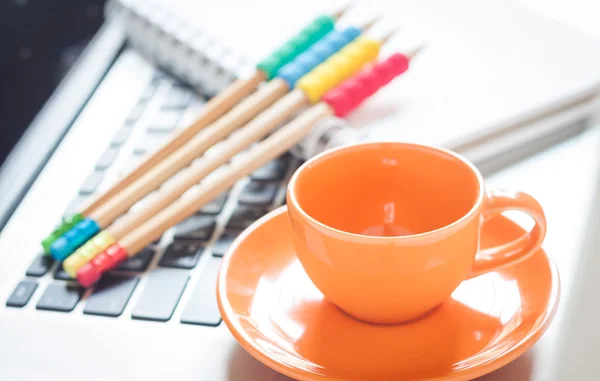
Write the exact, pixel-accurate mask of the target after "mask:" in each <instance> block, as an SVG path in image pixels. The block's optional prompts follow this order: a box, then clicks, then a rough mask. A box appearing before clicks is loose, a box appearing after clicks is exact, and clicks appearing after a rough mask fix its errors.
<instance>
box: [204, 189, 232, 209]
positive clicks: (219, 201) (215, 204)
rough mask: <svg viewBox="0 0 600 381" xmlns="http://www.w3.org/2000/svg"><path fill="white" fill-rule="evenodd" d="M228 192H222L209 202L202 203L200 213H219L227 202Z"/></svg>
mask: <svg viewBox="0 0 600 381" xmlns="http://www.w3.org/2000/svg"><path fill="white" fill-rule="evenodd" d="M228 195H229V194H228V193H224V194H222V195H220V196H219V197H217V198H215V199H214V200H212V201H211V202H210V203H209V204H206V205H204V207H203V208H202V209H200V213H202V214H219V213H221V211H222V210H223V207H224V206H225V203H226V202H227V196H228Z"/></svg>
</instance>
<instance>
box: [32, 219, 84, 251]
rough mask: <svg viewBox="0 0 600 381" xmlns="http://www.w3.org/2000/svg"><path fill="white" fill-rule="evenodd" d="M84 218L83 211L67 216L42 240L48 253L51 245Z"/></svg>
mask: <svg viewBox="0 0 600 381" xmlns="http://www.w3.org/2000/svg"><path fill="white" fill-rule="evenodd" d="M81 220H83V216H82V215H81V213H76V214H74V215H72V216H70V217H65V218H63V220H62V221H61V223H60V224H59V225H58V226H57V227H56V228H55V229H54V231H53V232H52V233H50V234H49V235H48V236H47V237H46V238H44V240H43V241H42V247H43V248H44V252H45V253H46V254H50V247H51V246H52V244H53V243H54V241H56V240H57V239H58V238H59V237H60V236H62V235H63V234H65V233H66V232H67V231H69V230H70V229H71V228H72V227H73V226H75V225H76V224H78V223H79V222H81Z"/></svg>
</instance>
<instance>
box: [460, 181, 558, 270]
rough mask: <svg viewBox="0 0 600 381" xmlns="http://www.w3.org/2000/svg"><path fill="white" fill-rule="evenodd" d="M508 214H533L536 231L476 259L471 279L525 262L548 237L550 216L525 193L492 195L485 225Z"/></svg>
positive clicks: (484, 214) (479, 255)
mask: <svg viewBox="0 0 600 381" xmlns="http://www.w3.org/2000/svg"><path fill="white" fill-rule="evenodd" d="M507 210H518V211H521V212H525V213H527V214H529V215H530V216H531V217H532V218H533V219H534V221H535V226H534V227H533V229H532V230H531V231H530V232H528V233H526V234H524V235H523V236H521V237H519V238H517V239H515V240H514V241H512V242H507V243H505V244H502V245H498V246H495V247H490V248H487V249H483V250H480V251H479V252H478V253H477V256H476V257H475V261H474V263H473V268H472V269H471V273H470V274H469V278H473V277H476V276H478V275H481V274H484V273H487V272H490V271H494V270H497V269H499V268H501V267H504V266H506V265H509V264H514V263H516V262H519V261H522V260H524V259H526V258H528V257H529V256H530V255H531V254H533V253H535V252H536V251H537V250H538V249H539V248H540V247H541V246H542V242H543V241H544V237H545V236H546V216H545V215H544V210H543V209H542V207H541V205H540V204H539V202H537V200H536V199H535V198H533V197H532V196H530V195H528V194H527V193H523V192H514V191H513V192H510V191H500V190H497V191H492V192H488V193H487V195H486V204H485V206H484V209H483V213H482V215H483V221H486V220H488V219H491V218H492V217H494V216H497V215H498V214H500V213H502V212H505V211H507Z"/></svg>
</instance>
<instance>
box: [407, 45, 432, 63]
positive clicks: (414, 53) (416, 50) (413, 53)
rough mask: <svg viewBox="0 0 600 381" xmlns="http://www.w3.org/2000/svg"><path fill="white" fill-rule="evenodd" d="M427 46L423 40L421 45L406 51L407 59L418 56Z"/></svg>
mask: <svg viewBox="0 0 600 381" xmlns="http://www.w3.org/2000/svg"><path fill="white" fill-rule="evenodd" d="M426 47H427V43H426V42H423V43H422V44H421V45H419V46H417V47H416V48H414V49H412V50H410V51H408V52H407V53H406V54H405V56H406V57H408V59H410V60H411V61H412V60H413V59H414V58H415V57H416V56H418V55H419V54H420V53H421V52H422V51H423V50H424V49H425V48H426Z"/></svg>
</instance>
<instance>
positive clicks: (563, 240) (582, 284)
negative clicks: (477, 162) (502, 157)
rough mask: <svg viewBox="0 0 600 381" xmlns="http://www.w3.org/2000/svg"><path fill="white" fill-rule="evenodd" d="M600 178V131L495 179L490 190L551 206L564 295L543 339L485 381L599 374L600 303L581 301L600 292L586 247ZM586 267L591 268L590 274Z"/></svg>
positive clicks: (599, 275)
mask: <svg viewBox="0 0 600 381" xmlns="http://www.w3.org/2000/svg"><path fill="white" fill-rule="evenodd" d="M599 174H600V126H599V127H595V128H592V129H590V130H588V131H586V132H585V133H583V134H582V135H579V136H577V137H575V138H572V139H570V140H568V141H566V142H564V143H561V144H559V145H557V146H555V147H552V148H551V149H548V150H546V151H543V152H540V153H539V154H537V155H535V156H533V157H531V158H529V159H527V160H525V161H522V162H520V163H518V164H516V165H513V166H511V167H509V168H506V169H504V170H502V171H501V172H497V173H495V174H494V175H491V176H489V177H488V179H487V185H488V188H496V187H502V188H507V187H508V188H515V189H518V190H521V191H525V192H528V193H530V194H531V195H533V196H534V197H536V198H537V199H538V200H539V201H540V203H541V204H542V206H543V207H544V209H545V211H546V216H547V221H548V234H547V238H546V241H545V244H544V247H545V250H546V251H547V252H548V254H549V255H550V256H552V257H553V258H554V260H555V261H556V263H557V265H558V267H559V272H560V276H561V284H562V295H561V303H560V307H559V310H558V313H557V315H556V318H555V320H554V321H553V323H552V325H551V326H550V328H549V330H548V331H547V332H546V334H545V335H544V336H542V339H541V340H540V341H539V342H538V343H537V344H536V345H535V346H534V347H533V348H532V349H531V350H530V351H529V352H527V353H526V354H525V355H523V356H522V357H520V358H519V359H517V360H515V361H514V362H512V363H510V364H509V365H507V366H506V367H504V368H502V369H500V370H498V371H496V372H494V373H492V374H489V375H487V376H485V377H482V378H480V380H481V381H506V380H511V381H564V380H580V381H584V380H596V379H598V378H599V377H600V362H599V361H596V360H593V355H592V353H597V351H594V349H593V348H591V345H592V344H591V343H593V342H596V340H597V339H600V324H598V321H599V320H598V317H600V305H598V303H597V299H595V300H590V301H589V302H588V303H581V302H580V299H581V296H582V295H583V294H589V293H590V291H592V293H593V290H594V289H597V288H599V287H600V266H596V268H595V270H596V271H595V272H596V274H593V271H594V269H593V268H592V266H590V265H589V262H590V261H591V260H594V258H593V257H590V255H592V254H593V248H591V249H590V247H589V245H587V246H586V245H584V241H585V239H586V237H587V234H586V233H587V230H586V228H587V225H588V221H589V218H590V210H591V208H592V205H595V207H596V209H598V210H599V211H600V187H599V186H598V184H600V183H599V181H600V176H598V175H599ZM596 214H598V213H596ZM596 219H597V218H596ZM598 227H600V224H598V225H596V228H598ZM598 242H600V240H599V241H598ZM584 269H587V270H589V271H587V273H586V274H584V273H583V270H584ZM592 316H594V317H595V318H594V319H591V317H592ZM594 339H596V340H594ZM575 362H577V365H575ZM575 374H577V376H576V377H575Z"/></svg>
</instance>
